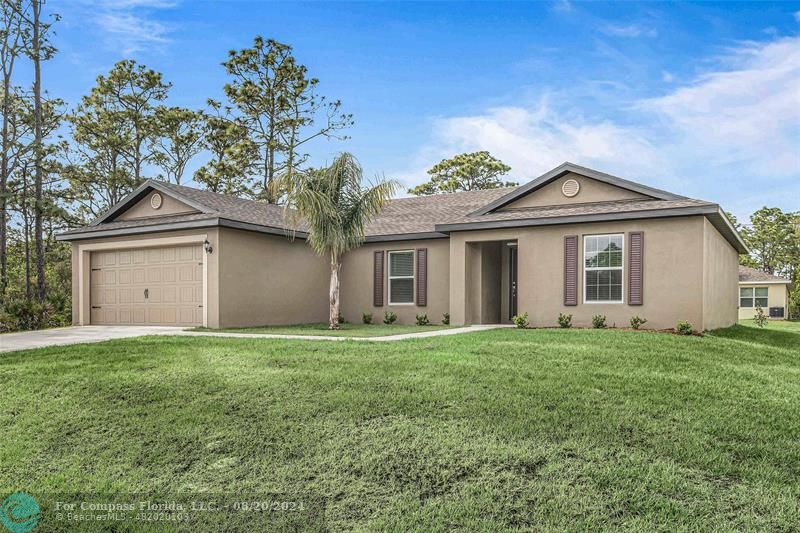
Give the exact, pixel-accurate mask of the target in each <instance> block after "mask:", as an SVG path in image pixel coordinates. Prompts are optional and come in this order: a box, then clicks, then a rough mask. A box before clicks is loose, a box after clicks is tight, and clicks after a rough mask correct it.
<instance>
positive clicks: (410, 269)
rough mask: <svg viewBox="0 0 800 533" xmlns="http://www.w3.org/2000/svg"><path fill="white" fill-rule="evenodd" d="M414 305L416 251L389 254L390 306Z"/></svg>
mask: <svg viewBox="0 0 800 533" xmlns="http://www.w3.org/2000/svg"><path fill="white" fill-rule="evenodd" d="M413 303H414V251H413V250H404V251H401V252H389V305H404V304H413Z"/></svg>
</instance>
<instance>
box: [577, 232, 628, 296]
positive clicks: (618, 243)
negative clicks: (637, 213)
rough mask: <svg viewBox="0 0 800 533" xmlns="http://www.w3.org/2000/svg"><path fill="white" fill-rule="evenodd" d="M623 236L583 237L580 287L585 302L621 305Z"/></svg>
mask: <svg viewBox="0 0 800 533" xmlns="http://www.w3.org/2000/svg"><path fill="white" fill-rule="evenodd" d="M622 248H623V236H622V235H588V236H585V237H584V238H583V282H584V283H583V284H584V292H583V295H584V298H583V299H584V301H585V302H586V303H595V302H606V303H622V277H623V276H622V274H623V272H622V268H623V267H622Z"/></svg>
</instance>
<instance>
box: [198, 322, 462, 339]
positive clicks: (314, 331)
mask: <svg viewBox="0 0 800 533" xmlns="http://www.w3.org/2000/svg"><path fill="white" fill-rule="evenodd" d="M453 327H456V326H434V325H430V326H416V325H404V324H392V325H386V324H351V323H346V324H340V325H339V329H338V330H330V329H328V324H298V325H292V326H260V327H254V328H223V329H208V328H193V329H192V331H218V332H229V333H268V334H270V335H311V336H331V337H384V336H387V335H402V334H403V333H417V332H420V331H436V330H441V329H450V328H453Z"/></svg>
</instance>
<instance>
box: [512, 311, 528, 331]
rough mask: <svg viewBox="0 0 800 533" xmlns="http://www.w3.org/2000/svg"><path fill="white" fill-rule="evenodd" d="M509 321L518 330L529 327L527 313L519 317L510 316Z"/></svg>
mask: <svg viewBox="0 0 800 533" xmlns="http://www.w3.org/2000/svg"><path fill="white" fill-rule="evenodd" d="M511 321H512V322H514V325H516V326H517V327H518V328H520V329H525V328H527V327H528V326H529V325H530V321H529V320H528V313H527V312H525V313H522V314H521V315H514V316H512V317H511Z"/></svg>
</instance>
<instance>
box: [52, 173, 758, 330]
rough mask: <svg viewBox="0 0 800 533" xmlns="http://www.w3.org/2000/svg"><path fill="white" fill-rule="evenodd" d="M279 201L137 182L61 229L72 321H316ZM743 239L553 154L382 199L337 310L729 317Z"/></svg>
mask: <svg viewBox="0 0 800 533" xmlns="http://www.w3.org/2000/svg"><path fill="white" fill-rule="evenodd" d="M284 215H285V213H284V210H283V208H281V207H279V206H274V205H266V204H263V203H257V202H254V201H250V200H244V199H239V198H233V197H228V196H224V195H220V194H215V193H211V192H208V191H201V190H197V189H193V188H189V187H182V186H177V185H171V184H167V183H161V182H157V181H147V182H145V183H144V184H143V185H142V186H140V187H139V188H137V189H136V190H135V191H134V192H132V193H131V194H130V195H128V196H127V197H126V198H125V199H123V200H122V201H121V202H120V203H119V204H117V205H115V206H113V207H112V208H111V209H110V210H109V211H108V212H106V213H105V214H104V215H102V216H101V217H99V218H98V219H97V220H95V221H93V222H92V223H91V224H89V225H88V226H86V227H82V228H78V229H74V230H71V231H67V232H66V233H63V234H61V235H59V237H58V238H59V239H61V240H64V241H70V242H71V243H72V264H73V279H72V284H73V294H74V297H73V321H74V323H75V324H164V325H170V324H171V325H175V324H185V325H204V326H208V327H212V328H217V327H231V326H255V325H264V324H288V323H303V322H325V321H327V315H328V282H329V267H328V264H327V261H326V259H325V258H320V257H318V256H316V255H315V254H314V253H313V252H312V251H311V249H310V247H308V246H307V245H306V244H305V243H304V239H305V237H306V234H305V233H304V231H303V227H302V226H301V227H299V228H294V229H290V228H288V227H287V223H286V222H285V217H284ZM746 251H747V249H746V247H745V245H744V243H743V242H742V240H741V238H740V237H739V235H738V234H737V233H736V231H735V229H734V228H733V226H732V225H731V224H730V222H729V221H728V219H727V217H726V216H725V214H724V213H723V211H722V210H721V209H720V207H719V206H718V205H717V204H715V203H711V202H706V201H702V200H694V199H691V198H686V197H683V196H679V195H677V194H673V193H669V192H666V191H662V190H659V189H655V188H652V187H648V186H645V185H642V184H639V183H635V182H632V181H628V180H625V179H622V178H618V177H616V176H611V175H609V174H604V173H602V172H598V171H595V170H592V169H589V168H585V167H581V166H578V165H574V164H572V163H564V164H562V165H560V166H558V167H557V168H555V169H553V170H551V171H550V172H547V173H546V174H544V175H542V176H540V177H539V178H537V179H535V180H533V181H531V182H529V183H527V184H525V185H522V186H520V187H515V188H505V189H494V190H484V191H471V192H463V193H455V194H442V195H436V196H425V197H413V198H400V199H396V200H392V201H391V202H390V203H389V205H388V206H387V207H386V209H385V210H384V212H383V213H382V214H381V215H380V216H379V217H377V218H376V219H375V220H373V221H372V222H371V223H370V224H369V226H368V227H367V228H366V242H365V243H364V244H363V246H361V247H360V248H359V249H356V250H354V251H352V252H350V253H348V254H347V255H346V257H345V258H344V259H343V263H342V272H341V305H342V307H341V309H342V314H343V316H344V317H345V318H346V319H347V320H351V321H358V320H360V318H361V314H362V313H363V312H371V313H374V314H375V316H376V318H380V317H382V316H383V313H384V312H385V311H392V312H395V313H396V314H397V315H398V318H399V321H400V322H401V323H403V322H405V323H409V322H413V320H414V318H415V315H416V314H418V313H427V315H428V317H429V318H430V319H431V321H433V322H438V321H439V320H441V317H442V314H443V313H449V314H450V317H451V322H452V323H453V324H479V323H499V322H507V321H509V320H510V317H511V316H513V315H515V314H517V313H522V312H527V313H528V314H529V317H530V321H531V324H532V325H533V326H553V325H555V324H556V323H557V317H558V315H559V313H569V314H572V315H573V317H574V318H573V323H574V324H575V325H577V326H587V325H590V324H591V320H592V316H593V315H598V314H602V315H605V316H606V317H607V322H608V324H609V325H616V326H619V327H623V326H627V325H628V323H629V321H630V318H631V317H632V316H634V315H638V316H640V317H644V318H647V319H648V323H647V326H648V327H651V328H671V327H674V326H675V324H676V322H677V321H678V320H688V321H690V322H691V323H692V324H693V325H694V326H695V328H698V329H714V328H719V327H723V326H728V325H731V324H734V323H735V322H736V320H737V318H738V315H737V305H738V302H737V299H736V298H737V294H738V293H737V283H738V255H739V254H740V253H745V252H746Z"/></svg>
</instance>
